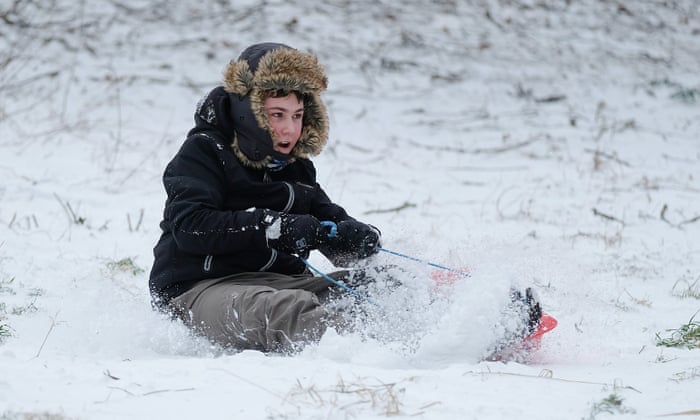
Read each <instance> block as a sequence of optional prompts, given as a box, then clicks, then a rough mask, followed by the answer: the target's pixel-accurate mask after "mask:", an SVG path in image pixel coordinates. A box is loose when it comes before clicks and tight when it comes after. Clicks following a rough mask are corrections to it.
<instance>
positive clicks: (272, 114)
mask: <svg viewBox="0 0 700 420" xmlns="http://www.w3.org/2000/svg"><path fill="white" fill-rule="evenodd" d="M268 115H269V116H270V118H275V119H280V118H282V113H281V112H270V113H269V114H268Z"/></svg>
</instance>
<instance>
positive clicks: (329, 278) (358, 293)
mask: <svg viewBox="0 0 700 420" xmlns="http://www.w3.org/2000/svg"><path fill="white" fill-rule="evenodd" d="M299 259H300V260H301V261H302V262H303V263H304V264H306V266H307V267H309V269H310V270H311V271H313V272H314V273H316V274H318V275H319V276H321V277H323V278H324V279H326V280H328V281H329V282H331V283H333V284H335V285H336V286H338V287H340V288H341V289H343V290H345V291H346V292H348V293H351V294H353V295H355V296H357V297H358V298H360V299H361V300H364V301H366V302H369V303H371V304H374V305H377V304H376V303H375V302H373V301H372V300H371V299H370V298H369V297H367V296H365V295H363V294H362V293H360V292H358V291H357V290H355V289H353V288H352V287H350V286H348V285H347V284H343V283H341V282H339V281H338V280H336V279H334V278H333V277H331V276H329V275H328V274H326V273H324V272H323V271H321V270H319V269H318V268H316V267H314V266H313V265H311V263H310V262H309V261H308V260H307V259H305V258H299Z"/></svg>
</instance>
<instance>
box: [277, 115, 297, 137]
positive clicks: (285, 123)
mask: <svg viewBox="0 0 700 420" xmlns="http://www.w3.org/2000/svg"><path fill="white" fill-rule="evenodd" d="M279 130H280V134H289V133H291V132H292V131H294V120H293V119H292V117H286V118H284V119H283V120H282V121H281V122H280V125H279Z"/></svg>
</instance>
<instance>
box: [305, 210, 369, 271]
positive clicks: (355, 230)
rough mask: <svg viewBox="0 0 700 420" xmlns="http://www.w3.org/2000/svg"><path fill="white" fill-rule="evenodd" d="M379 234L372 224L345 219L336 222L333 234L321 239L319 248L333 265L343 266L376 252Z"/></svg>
mask: <svg viewBox="0 0 700 420" xmlns="http://www.w3.org/2000/svg"><path fill="white" fill-rule="evenodd" d="M380 236H381V232H379V229H377V228H375V227H374V226H372V225H367V224H365V223H362V222H358V221H357V220H346V221H343V222H340V223H338V228H337V233H336V235H335V236H333V237H327V236H326V238H327V239H322V241H321V244H320V245H319V250H320V251H321V252H322V253H323V255H325V256H326V258H328V259H329V260H330V261H331V262H332V263H333V264H334V265H336V266H344V265H348V264H350V263H353V262H356V261H358V260H361V259H363V258H367V257H369V256H371V255H373V254H376V253H377V252H378V250H377V248H378V247H379V246H380V243H379V239H380Z"/></svg>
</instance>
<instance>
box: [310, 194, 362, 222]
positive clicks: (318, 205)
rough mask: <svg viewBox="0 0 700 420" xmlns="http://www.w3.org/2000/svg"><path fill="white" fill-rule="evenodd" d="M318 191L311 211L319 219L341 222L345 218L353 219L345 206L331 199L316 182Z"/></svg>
mask: <svg viewBox="0 0 700 420" xmlns="http://www.w3.org/2000/svg"><path fill="white" fill-rule="evenodd" d="M316 188H317V193H316V197H315V198H316V199H315V200H314V202H313V204H312V208H311V213H312V214H313V215H314V216H315V217H316V218H317V219H319V220H329V221H331V222H335V223H340V222H342V221H343V220H351V219H353V218H352V217H350V216H349V215H348V213H347V212H346V211H345V209H344V208H342V207H341V206H339V205H337V204H335V203H334V202H332V201H331V199H330V198H329V197H328V195H327V194H326V192H325V191H323V188H321V186H320V185H318V184H316Z"/></svg>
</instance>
